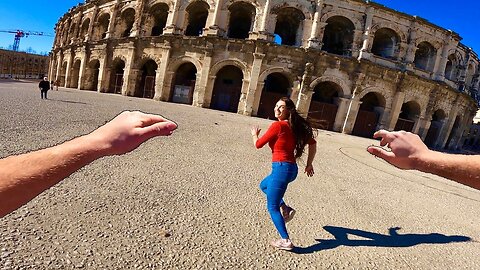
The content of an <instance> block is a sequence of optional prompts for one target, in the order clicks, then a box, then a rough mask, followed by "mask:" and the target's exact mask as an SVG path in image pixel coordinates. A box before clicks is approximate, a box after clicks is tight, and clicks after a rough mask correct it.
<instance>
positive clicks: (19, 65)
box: [0, 49, 49, 79]
mask: <svg viewBox="0 0 480 270" xmlns="http://www.w3.org/2000/svg"><path fill="white" fill-rule="evenodd" d="M48 62H49V59H48V56H44V55H38V54H30V53H26V52H15V51H10V50H1V49H0V79H40V78H43V77H44V76H45V75H47V73H48Z"/></svg>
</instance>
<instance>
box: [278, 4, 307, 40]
mask: <svg viewBox="0 0 480 270" xmlns="http://www.w3.org/2000/svg"><path fill="white" fill-rule="evenodd" d="M276 14H277V23H276V25H275V34H277V35H279V36H280V38H281V44H282V45H289V46H300V45H301V43H302V34H303V32H302V31H303V21H304V20H305V15H303V13H302V12H301V11H300V10H298V9H296V8H292V7H285V8H281V9H279V10H278V11H276Z"/></svg>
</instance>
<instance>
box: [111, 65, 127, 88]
mask: <svg viewBox="0 0 480 270" xmlns="http://www.w3.org/2000/svg"><path fill="white" fill-rule="evenodd" d="M124 70H125V62H124V61H123V60H121V59H115V61H114V62H113V69H112V75H111V78H110V87H109V89H108V91H109V92H110V93H115V94H121V93H122V86H123V74H124Z"/></svg>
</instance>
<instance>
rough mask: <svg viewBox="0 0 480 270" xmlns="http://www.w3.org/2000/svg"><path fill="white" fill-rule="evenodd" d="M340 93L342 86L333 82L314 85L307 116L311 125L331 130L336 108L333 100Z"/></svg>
mask: <svg viewBox="0 0 480 270" xmlns="http://www.w3.org/2000/svg"><path fill="white" fill-rule="evenodd" d="M341 93H342V87H340V86H339V85H338V84H336V83H334V82H321V83H319V84H317V86H315V88H314V89H313V95H312V102H311V103H310V108H309V109H308V117H307V119H308V121H310V123H311V124H312V126H313V127H315V128H320V129H326V130H333V125H334V124H335V117H336V116H337V109H338V106H337V104H336V103H335V100H336V99H337V98H338V97H339V95H340V94H341Z"/></svg>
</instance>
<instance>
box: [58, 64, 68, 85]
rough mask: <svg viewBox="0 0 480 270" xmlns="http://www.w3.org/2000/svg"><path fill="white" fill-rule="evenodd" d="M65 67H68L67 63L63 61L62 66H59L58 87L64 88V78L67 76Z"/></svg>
mask: <svg viewBox="0 0 480 270" xmlns="http://www.w3.org/2000/svg"><path fill="white" fill-rule="evenodd" d="M67 67H68V61H66V60H64V61H63V63H62V65H61V66H60V78H59V81H60V85H61V86H66V84H65V77H66V76H67Z"/></svg>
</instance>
